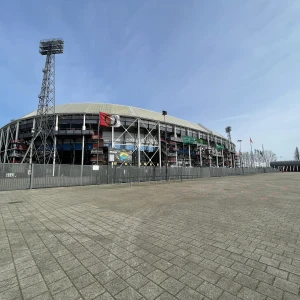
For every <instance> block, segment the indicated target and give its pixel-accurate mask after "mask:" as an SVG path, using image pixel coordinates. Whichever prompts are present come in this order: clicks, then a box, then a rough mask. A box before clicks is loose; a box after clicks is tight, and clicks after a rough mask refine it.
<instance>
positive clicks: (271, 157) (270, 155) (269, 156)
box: [264, 150, 277, 167]
mask: <svg viewBox="0 0 300 300" xmlns="http://www.w3.org/2000/svg"><path fill="white" fill-rule="evenodd" d="M264 159H265V161H266V164H267V167H270V162H271V161H276V160H277V157H276V154H275V153H274V152H273V151H271V150H266V151H264Z"/></svg>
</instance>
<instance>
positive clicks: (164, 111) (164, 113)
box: [161, 110, 168, 181]
mask: <svg viewBox="0 0 300 300" xmlns="http://www.w3.org/2000/svg"><path fill="white" fill-rule="evenodd" d="M161 114H162V115H163V116H164V123H165V144H166V159H165V165H166V181H167V180H168V145H167V124H166V115H167V114H168V112H167V111H166V110H163V111H162V113H161Z"/></svg>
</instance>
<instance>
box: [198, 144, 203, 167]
mask: <svg viewBox="0 0 300 300" xmlns="http://www.w3.org/2000/svg"><path fill="white" fill-rule="evenodd" d="M199 155H200V166H201V167H202V165H203V162H202V147H201V146H200V147H199Z"/></svg>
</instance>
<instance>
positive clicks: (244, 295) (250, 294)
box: [237, 287, 267, 300]
mask: <svg viewBox="0 0 300 300" xmlns="http://www.w3.org/2000/svg"><path fill="white" fill-rule="evenodd" d="M237 296H238V298H241V299H243V300H266V298H267V297H266V296H265V295H262V294H261V293H258V292H256V291H254V290H251V289H248V288H247V287H242V289H241V290H240V291H239V293H238V294H237Z"/></svg>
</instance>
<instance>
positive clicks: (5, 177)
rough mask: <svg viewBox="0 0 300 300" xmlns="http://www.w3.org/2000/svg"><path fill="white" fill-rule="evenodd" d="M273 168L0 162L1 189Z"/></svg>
mask: <svg viewBox="0 0 300 300" xmlns="http://www.w3.org/2000/svg"><path fill="white" fill-rule="evenodd" d="M273 172H278V170H276V169H273V168H209V167H194V168H190V167H169V168H168V170H167V172H166V167H140V168H139V167H133V166H122V167H118V166H111V165H109V166H92V165H88V166H80V165H55V166H53V165H39V164H32V165H29V164H0V191H7V190H24V189H36V188H50V187H63V186H78V185H99V184H119V183H135V182H152V181H163V180H165V181H166V180H167V181H168V180H185V179H195V178H208V177H223V176H237V175H251V174H260V173H273Z"/></svg>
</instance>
